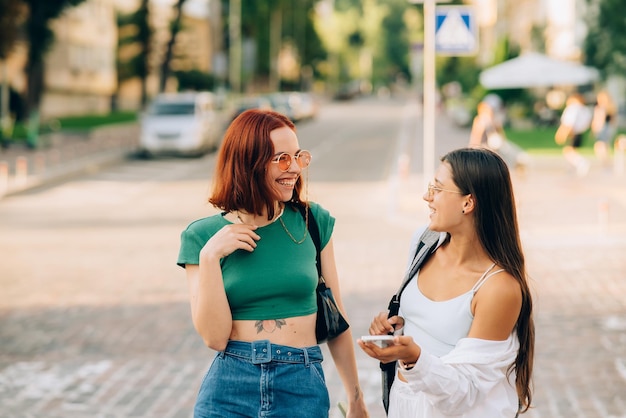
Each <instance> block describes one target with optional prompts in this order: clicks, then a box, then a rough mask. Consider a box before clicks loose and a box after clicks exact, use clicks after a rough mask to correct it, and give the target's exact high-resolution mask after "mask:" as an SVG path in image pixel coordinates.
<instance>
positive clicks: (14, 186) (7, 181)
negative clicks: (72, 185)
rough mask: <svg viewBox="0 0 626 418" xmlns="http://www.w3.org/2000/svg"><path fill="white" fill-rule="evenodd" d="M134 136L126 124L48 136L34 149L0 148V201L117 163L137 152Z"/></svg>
mask: <svg viewBox="0 0 626 418" xmlns="http://www.w3.org/2000/svg"><path fill="white" fill-rule="evenodd" d="M138 133H139V131H138V125H137V124H136V123H128V124H120V125H112V126H105V127H101V128H96V129H94V130H92V131H91V132H89V133H82V134H79V133H76V134H69V133H66V134H64V133H59V134H54V135H48V136H46V137H44V138H42V141H41V142H42V145H41V146H40V147H39V148H37V149H29V148H27V147H26V146H25V145H24V144H22V143H17V144H11V145H10V146H9V147H8V148H6V149H0V199H2V197H3V196H6V195H10V194H13V193H17V192H21V191H24V190H28V189H30V188H33V187H38V186H41V185H45V184H49V183H53V182H56V181H61V180H63V179H68V178H70V177H72V176H76V175H78V174H81V173H82V174H84V173H88V172H90V171H95V170H97V169H99V168H101V167H103V166H106V165H109V164H114V163H116V162H119V161H120V160H122V159H123V158H125V157H127V156H128V155H129V154H131V153H133V152H135V151H136V150H137V147H138V139H139V135H138Z"/></svg>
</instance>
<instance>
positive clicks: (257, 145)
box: [209, 109, 302, 219]
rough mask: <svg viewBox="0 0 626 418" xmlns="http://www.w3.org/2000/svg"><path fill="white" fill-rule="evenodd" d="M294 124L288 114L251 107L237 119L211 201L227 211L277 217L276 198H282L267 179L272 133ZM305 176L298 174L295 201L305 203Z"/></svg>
mask: <svg viewBox="0 0 626 418" xmlns="http://www.w3.org/2000/svg"><path fill="white" fill-rule="evenodd" d="M282 127H288V128H290V129H291V130H293V131H294V132H295V130H296V127H295V125H294V123H293V122H292V121H291V120H289V118H287V117H286V116H285V115H282V114H280V113H277V112H274V111H271V110H259V109H251V110H246V111H245V112H243V113H242V114H240V115H239V116H237V117H236V118H235V120H233V121H232V122H231V124H230V126H229V127H228V129H227V130H226V133H225V134H224V139H223V141H222V145H221V148H220V150H219V153H218V155H217V161H216V163H215V175H214V176H213V179H214V180H213V193H212V194H211V197H210V198H209V202H210V203H211V204H213V206H215V207H217V208H219V209H222V210H224V211H226V212H232V211H234V210H245V211H246V212H248V213H254V214H256V215H262V214H263V209H266V210H267V216H268V219H273V218H274V211H275V209H276V204H275V203H276V201H277V200H278V199H279V198H280V196H279V195H278V193H277V192H276V191H275V190H274V189H273V188H272V185H271V184H270V183H269V182H268V179H267V168H268V165H269V164H270V161H271V159H272V157H273V156H274V153H275V150H274V144H273V143H272V140H271V138H270V132H272V131H273V130H275V129H278V128H282ZM301 190H302V179H301V178H300V177H298V180H297V181H296V185H295V187H294V190H293V195H292V198H291V200H290V201H291V202H294V203H301V201H302V200H301V198H300V192H301Z"/></svg>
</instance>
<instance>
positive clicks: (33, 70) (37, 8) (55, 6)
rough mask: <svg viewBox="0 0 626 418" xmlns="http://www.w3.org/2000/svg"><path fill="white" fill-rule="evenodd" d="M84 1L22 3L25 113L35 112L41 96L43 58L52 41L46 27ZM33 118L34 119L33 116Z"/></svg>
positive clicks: (39, 0)
mask: <svg viewBox="0 0 626 418" xmlns="http://www.w3.org/2000/svg"><path fill="white" fill-rule="evenodd" d="M83 1H84V0H24V3H26V4H27V5H28V10H29V14H28V18H27V20H26V27H25V32H26V39H27V41H28V46H29V48H28V60H27V62H26V77H27V92H26V113H27V114H28V115H31V114H32V112H36V114H37V113H38V111H39V104H40V102H41V96H42V94H43V88H44V85H43V81H44V78H43V77H44V70H45V68H44V56H45V53H46V52H47V51H48V49H49V47H50V46H51V45H52V42H53V41H54V33H53V32H52V30H51V29H50V27H49V25H50V22H51V21H52V20H53V19H56V18H57V17H59V16H60V15H61V13H62V12H63V11H64V10H65V9H67V8H68V7H73V6H76V5H77V4H80V3H82V2H83ZM35 116H37V115H35Z"/></svg>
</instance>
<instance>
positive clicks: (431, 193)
mask: <svg viewBox="0 0 626 418" xmlns="http://www.w3.org/2000/svg"><path fill="white" fill-rule="evenodd" d="M435 192H450V193H457V194H465V193H463V192H462V191H459V190H450V189H444V188H441V187H437V186H435V185H434V184H432V183H428V191H427V192H426V194H427V196H428V198H429V199H430V198H432V197H433V196H434V195H435Z"/></svg>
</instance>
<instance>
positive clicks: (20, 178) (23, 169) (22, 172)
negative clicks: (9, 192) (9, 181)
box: [15, 156, 28, 186]
mask: <svg viewBox="0 0 626 418" xmlns="http://www.w3.org/2000/svg"><path fill="white" fill-rule="evenodd" d="M27 179H28V160H27V159H26V157H22V156H20V157H17V158H16V159H15V184H17V185H18V186H23V185H24V184H26V180H27Z"/></svg>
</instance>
